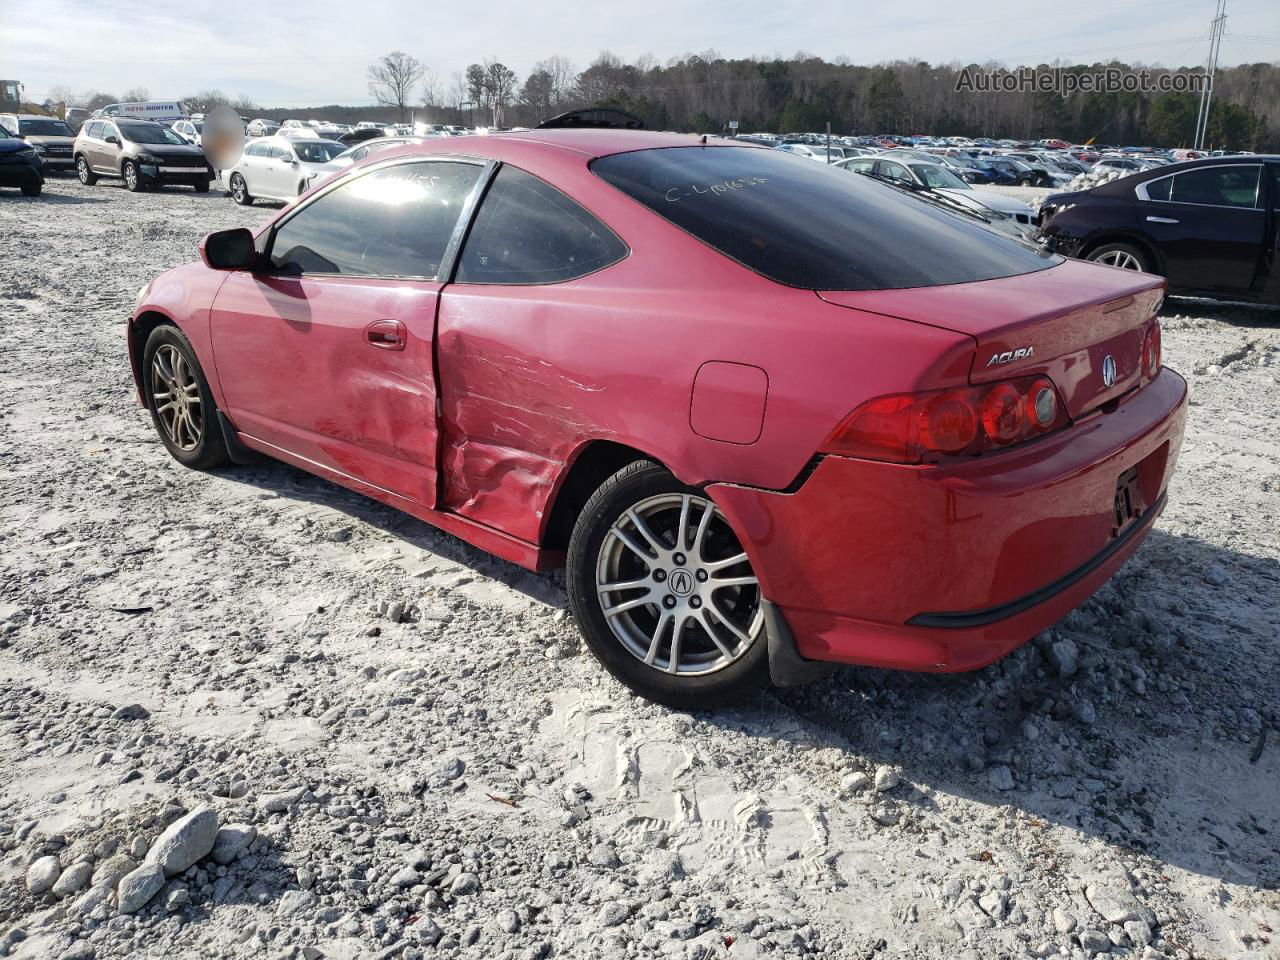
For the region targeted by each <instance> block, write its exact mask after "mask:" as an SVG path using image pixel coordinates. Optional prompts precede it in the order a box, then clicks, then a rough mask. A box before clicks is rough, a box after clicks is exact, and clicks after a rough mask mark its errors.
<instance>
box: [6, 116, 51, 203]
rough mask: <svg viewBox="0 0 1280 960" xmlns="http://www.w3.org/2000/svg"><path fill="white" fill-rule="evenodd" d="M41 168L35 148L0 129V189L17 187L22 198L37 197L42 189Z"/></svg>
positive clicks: (42, 177) (42, 175)
mask: <svg viewBox="0 0 1280 960" xmlns="http://www.w3.org/2000/svg"><path fill="white" fill-rule="evenodd" d="M43 166H44V165H43V164H42V163H41V161H40V154H39V153H38V152H37V151H36V148H35V147H33V146H31V144H29V143H27V141H25V140H22V139H20V138H19V137H16V136H14V135H13V134H12V133H10V132H9V131H8V130H7V129H5V128H4V127H0V187H18V188H19V189H20V190H21V191H22V193H23V195H24V196H28V197H38V196H40V191H41V190H42V189H44V170H43Z"/></svg>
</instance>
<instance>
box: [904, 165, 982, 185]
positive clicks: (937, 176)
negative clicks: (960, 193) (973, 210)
mask: <svg viewBox="0 0 1280 960" xmlns="http://www.w3.org/2000/svg"><path fill="white" fill-rule="evenodd" d="M911 169H912V170H913V171H915V175H916V176H917V177H919V178H920V179H921V180H922V181H923V182H924V185H925V186H926V187H933V188H938V187H942V188H945V189H947V190H968V189H969V185H968V184H967V183H965V182H964V181H963V180H961V179H960V178H959V177H957V176H956V175H955V174H954V173H952V172H951V171H950V170H947V169H946V168H945V167H940V166H938V165H937V164H936V163H913V164H912V165H911Z"/></svg>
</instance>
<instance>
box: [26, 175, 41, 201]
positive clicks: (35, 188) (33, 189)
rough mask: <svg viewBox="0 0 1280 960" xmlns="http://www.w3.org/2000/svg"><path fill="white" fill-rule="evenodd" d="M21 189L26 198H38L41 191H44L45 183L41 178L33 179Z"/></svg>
mask: <svg viewBox="0 0 1280 960" xmlns="http://www.w3.org/2000/svg"><path fill="white" fill-rule="evenodd" d="M21 189H22V195H23V196H24V197H38V196H40V191H41V190H43V189H44V181H43V180H41V179H40V178H39V177H32V178H31V179H30V180H28V181H26V183H24V184H23V185H22V188H21Z"/></svg>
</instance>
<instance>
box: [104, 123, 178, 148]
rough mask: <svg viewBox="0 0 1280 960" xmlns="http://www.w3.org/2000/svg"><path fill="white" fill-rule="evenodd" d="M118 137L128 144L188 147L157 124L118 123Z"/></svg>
mask: <svg viewBox="0 0 1280 960" xmlns="http://www.w3.org/2000/svg"><path fill="white" fill-rule="evenodd" d="M119 127H120V136H122V137H124V138H125V139H126V140H128V141H129V142H130V143H172V144H174V145H175V146H184V147H189V146H190V144H189V143H187V141H186V140H184V139H183V138H182V137H181V136H179V135H178V134H176V133H174V132H173V131H172V130H170V129H169V128H168V127H166V126H164V125H163V124H159V123H137V122H134V123H130V122H129V121H127V120H122V121H120V122H119Z"/></svg>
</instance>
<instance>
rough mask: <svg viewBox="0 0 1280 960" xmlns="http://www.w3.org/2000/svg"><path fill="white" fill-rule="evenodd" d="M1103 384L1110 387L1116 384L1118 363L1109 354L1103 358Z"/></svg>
mask: <svg viewBox="0 0 1280 960" xmlns="http://www.w3.org/2000/svg"><path fill="white" fill-rule="evenodd" d="M1102 382H1103V384H1105V385H1106V386H1108V387H1110V386H1113V385H1114V384H1115V382H1116V361H1115V358H1114V357H1112V356H1111V354H1109V353H1108V354H1107V355H1106V356H1105V357H1103V358H1102Z"/></svg>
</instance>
